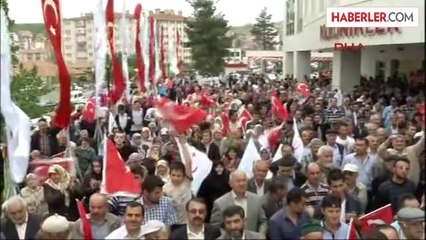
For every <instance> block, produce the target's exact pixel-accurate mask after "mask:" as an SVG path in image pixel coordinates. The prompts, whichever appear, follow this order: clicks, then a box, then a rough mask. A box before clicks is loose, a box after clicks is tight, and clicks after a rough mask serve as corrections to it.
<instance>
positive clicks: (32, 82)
mask: <svg viewBox="0 0 426 240" xmlns="http://www.w3.org/2000/svg"><path fill="white" fill-rule="evenodd" d="M10 91H11V94H12V100H13V101H14V102H15V103H16V105H18V106H19V107H20V108H21V109H22V111H24V112H25V113H26V114H27V115H28V116H29V117H30V118H36V117H40V116H42V115H43V114H45V113H46V109H45V108H44V107H41V106H39V105H38V103H39V102H40V97H41V96H43V95H45V94H46V93H47V92H48V89H47V85H46V84H45V83H44V81H43V79H41V77H40V76H38V75H37V68H36V67H35V66H34V68H33V69H31V70H27V69H24V68H23V67H22V65H19V72H18V73H17V74H16V75H15V76H13V80H12V82H11V84H10Z"/></svg>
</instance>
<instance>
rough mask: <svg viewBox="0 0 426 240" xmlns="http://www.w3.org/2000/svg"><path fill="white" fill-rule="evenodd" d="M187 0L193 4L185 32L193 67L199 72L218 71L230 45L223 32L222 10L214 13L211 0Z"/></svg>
mask: <svg viewBox="0 0 426 240" xmlns="http://www.w3.org/2000/svg"><path fill="white" fill-rule="evenodd" d="M187 1H188V2H189V3H190V4H191V6H192V8H193V15H192V18H190V20H188V22H187V27H186V28H185V32H186V34H187V37H188V46H189V47H190V48H191V53H192V59H193V62H194V68H195V70H197V71H198V72H199V73H200V74H211V75H219V74H221V73H222V72H223V71H224V65H225V62H224V57H225V56H227V54H228V48H230V47H231V46H232V39H231V37H229V36H227V32H228V30H229V26H228V21H226V20H225V19H224V17H223V14H217V13H216V7H215V5H214V2H213V0H187Z"/></svg>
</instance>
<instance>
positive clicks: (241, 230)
mask: <svg viewBox="0 0 426 240" xmlns="http://www.w3.org/2000/svg"><path fill="white" fill-rule="evenodd" d="M244 219H245V213H244V209H243V208H242V207H240V206H237V205H233V206H229V207H227V208H226V209H225V210H224V211H223V222H224V224H223V225H224V228H225V231H224V233H223V234H222V235H221V236H220V237H219V238H218V239H221V240H222V239H223V240H231V239H242V240H252V239H253V240H257V239H261V240H264V239H266V236H265V234H262V233H257V232H253V231H249V230H247V229H246V227H245V223H244V222H245V221H244Z"/></svg>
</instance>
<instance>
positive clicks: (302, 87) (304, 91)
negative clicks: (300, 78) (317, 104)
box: [296, 82, 311, 98]
mask: <svg viewBox="0 0 426 240" xmlns="http://www.w3.org/2000/svg"><path fill="white" fill-rule="evenodd" d="M296 90H297V92H298V93H299V94H301V95H302V96H303V97H305V98H307V97H309V96H310V95H311V92H310V91H309V88H308V85H307V84H306V83H303V82H301V83H299V84H297V88H296Z"/></svg>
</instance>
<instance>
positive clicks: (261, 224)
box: [210, 170, 267, 234]
mask: <svg viewBox="0 0 426 240" xmlns="http://www.w3.org/2000/svg"><path fill="white" fill-rule="evenodd" d="M229 185H230V186H231V188H232V190H231V191H230V192H229V193H227V194H225V195H223V196H222V197H220V198H218V199H216V201H214V203H213V209H212V214H211V218H210V223H211V224H212V225H214V226H217V227H221V226H222V224H223V217H222V214H223V211H224V209H226V208H227V207H229V206H233V205H238V206H241V207H242V208H243V209H244V212H245V216H246V225H245V228H246V230H249V231H253V232H259V233H263V234H265V233H266V230H267V225H266V216H265V211H264V210H263V208H262V198H261V197H259V196H257V195H256V194H254V193H251V192H248V191H247V176H246V174H245V173H244V172H243V171H241V170H236V171H234V172H232V173H231V175H230V177H229Z"/></svg>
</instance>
